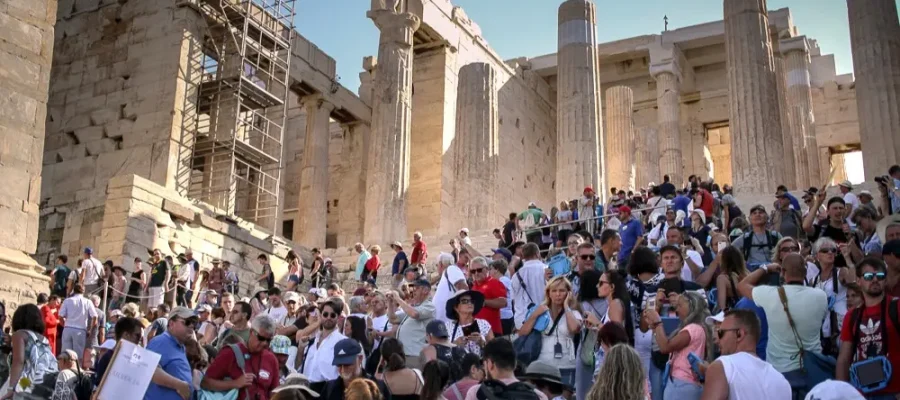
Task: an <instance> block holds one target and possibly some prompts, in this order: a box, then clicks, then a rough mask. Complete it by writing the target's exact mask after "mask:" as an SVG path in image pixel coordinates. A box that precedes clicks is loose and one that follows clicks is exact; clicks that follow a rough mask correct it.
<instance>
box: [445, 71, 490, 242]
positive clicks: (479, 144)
mask: <svg viewBox="0 0 900 400" xmlns="http://www.w3.org/2000/svg"><path fill="white" fill-rule="evenodd" d="M496 75H497V73H496V71H494V68H493V67H492V66H491V65H490V64H488V63H472V64H468V65H465V66H463V67H462V68H461V69H460V70H459V82H458V87H457V94H456V136H455V138H454V139H453V147H454V154H455V163H454V164H455V168H453V174H454V177H453V181H454V193H455V195H456V198H455V203H456V207H455V208H456V210H457V212H458V213H459V218H460V219H459V221H458V222H459V224H460V225H459V226H466V227H468V228H470V229H473V230H482V229H488V228H493V227H495V226H496V225H495V223H496V222H498V215H497V213H496V210H495V206H496V203H497V201H496V197H495V196H496V187H497V175H498V170H499V164H498V156H499V150H500V149H499V147H500V117H499V115H500V114H499V108H500V107H499V106H498V104H497V76H496Z"/></svg>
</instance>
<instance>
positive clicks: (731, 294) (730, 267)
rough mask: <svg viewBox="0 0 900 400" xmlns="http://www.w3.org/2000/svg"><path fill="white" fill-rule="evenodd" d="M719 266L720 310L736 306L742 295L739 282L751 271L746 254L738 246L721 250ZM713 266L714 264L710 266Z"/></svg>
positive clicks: (717, 305) (717, 281)
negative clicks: (745, 258) (745, 259)
mask: <svg viewBox="0 0 900 400" xmlns="http://www.w3.org/2000/svg"><path fill="white" fill-rule="evenodd" d="M716 259H717V260H719V262H718V264H719V265H718V268H719V269H721V271H722V272H721V273H720V274H719V276H718V278H716V308H717V309H718V310H719V311H724V310H728V309H731V308H734V306H735V304H737V302H738V300H740V298H741V296H739V295H738V292H737V283H738V282H740V281H742V280H744V278H746V277H747V275H748V274H749V272H748V271H747V266H746V265H747V264H746V263H745V262H744V256H743V255H742V254H741V251H740V250H738V248H737V247H734V246H727V247H724V248H723V249H722V250H721V251H719V254H718V257H716ZM710 268H712V266H710Z"/></svg>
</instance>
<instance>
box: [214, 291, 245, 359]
mask: <svg viewBox="0 0 900 400" xmlns="http://www.w3.org/2000/svg"><path fill="white" fill-rule="evenodd" d="M252 314H253V307H250V303H247V302H245V301H239V302H237V303H236V304H235V305H234V309H233V310H231V314H229V315H228V320H229V321H231V328H230V329H228V330H226V331H225V332H223V333H222V339H221V340H219V344H218V347H219V348H221V347H222V344H223V343H226V342H228V341H229V339H228V336H237V337H238V338H240V340H241V342H242V343H245V344H246V343H250V316H251V315H252Z"/></svg>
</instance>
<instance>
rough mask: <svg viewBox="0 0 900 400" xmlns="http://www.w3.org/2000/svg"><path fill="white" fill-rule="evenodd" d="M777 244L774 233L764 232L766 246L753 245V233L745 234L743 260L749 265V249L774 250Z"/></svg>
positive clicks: (776, 237)
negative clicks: (764, 248)
mask: <svg viewBox="0 0 900 400" xmlns="http://www.w3.org/2000/svg"><path fill="white" fill-rule="evenodd" d="M776 244H778V236H777V235H775V232H772V231H770V230H766V244H753V231H752V230H751V231H750V232H747V233H745V234H744V250H743V253H744V260H745V261H746V262H747V263H750V249H751V248H752V247H766V248H769V249H774V248H775V245H776Z"/></svg>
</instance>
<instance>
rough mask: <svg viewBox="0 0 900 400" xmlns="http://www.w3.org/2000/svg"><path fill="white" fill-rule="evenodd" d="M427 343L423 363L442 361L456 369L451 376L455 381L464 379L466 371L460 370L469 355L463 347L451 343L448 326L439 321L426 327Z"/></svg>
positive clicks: (423, 349) (423, 353)
mask: <svg viewBox="0 0 900 400" xmlns="http://www.w3.org/2000/svg"><path fill="white" fill-rule="evenodd" d="M425 341H426V342H427V345H426V346H425V347H424V348H422V352H421V362H422V363H426V362H429V361H431V360H441V361H443V362H445V363H447V365H451V366H453V367H454V368H452V369H451V372H450V375H451V379H452V380H453V381H455V380H457V379H462V374H463V373H464V371H463V370H462V369H459V368H457V367H459V366H460V365H462V364H461V362H462V359H463V357H465V355H466V354H474V353H467V352H466V350H465V349H464V348H462V347H459V346H457V345H456V344H454V343H453V342H451V341H450V333H449V329H448V328H447V324H446V323H443V322H441V321H438V320H434V321H431V322H429V323H428V325H427V326H426V327H425Z"/></svg>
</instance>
